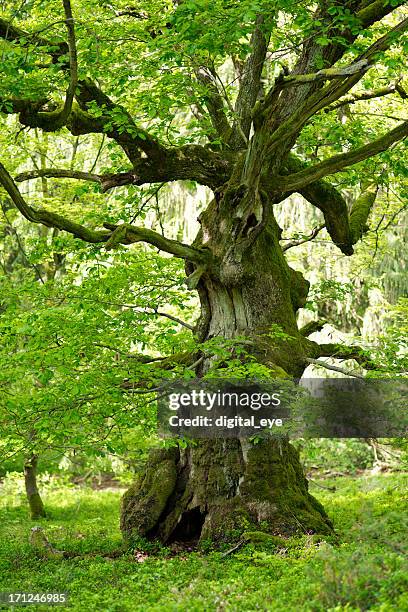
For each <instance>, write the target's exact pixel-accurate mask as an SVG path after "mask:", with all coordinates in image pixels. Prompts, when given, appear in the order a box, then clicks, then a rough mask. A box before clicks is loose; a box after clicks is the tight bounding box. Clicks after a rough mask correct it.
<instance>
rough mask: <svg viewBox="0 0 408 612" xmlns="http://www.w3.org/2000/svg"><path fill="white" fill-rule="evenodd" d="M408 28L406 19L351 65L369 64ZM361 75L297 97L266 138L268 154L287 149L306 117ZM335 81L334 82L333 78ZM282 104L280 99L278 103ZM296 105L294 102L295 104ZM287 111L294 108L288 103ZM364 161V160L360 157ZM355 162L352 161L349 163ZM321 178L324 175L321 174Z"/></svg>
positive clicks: (341, 94) (343, 90)
mask: <svg viewBox="0 0 408 612" xmlns="http://www.w3.org/2000/svg"><path fill="white" fill-rule="evenodd" d="M407 29H408V18H407V19H404V20H403V21H401V22H400V23H398V24H397V25H396V26H395V27H394V28H392V29H391V30H389V31H388V32H387V33H386V34H385V35H384V36H382V37H381V38H379V39H378V40H376V41H375V42H374V43H373V44H372V45H371V46H370V47H369V48H368V49H366V51H364V53H362V54H361V55H360V56H359V57H358V58H357V59H356V62H354V65H359V64H360V62H361V65H363V64H365V65H366V66H369V65H371V64H372V63H373V62H374V61H375V58H376V56H377V54H378V53H380V52H382V51H385V50H386V49H389V48H390V47H391V46H392V45H393V44H394V42H395V41H396V40H397V39H398V37H399V36H400V35H401V34H402V33H403V32H405V31H406V30H407ZM364 74H365V70H361V71H358V72H356V73H355V74H352V75H351V76H346V77H345V78H344V79H340V81H341V82H340V83H339V84H338V83H337V82H336V83H335V84H332V83H331V84H329V85H326V86H325V87H323V88H321V89H318V90H317V91H315V92H314V93H312V94H311V95H310V96H309V97H306V98H305V96H304V92H303V89H302V90H301V91H302V92H303V93H302V95H301V100H302V103H300V102H299V106H298V108H297V110H295V112H293V111H292V113H291V114H290V115H288V114H287V111H283V112H284V117H285V119H286V120H285V121H283V122H282V123H281V125H280V126H279V128H278V129H276V130H275V131H274V132H273V134H272V135H271V137H270V139H269V151H270V153H271V154H273V153H272V151H273V150H274V149H275V148H276V147H280V146H282V142H286V143H287V144H286V148H287V150H289V148H291V146H292V145H293V143H294V142H295V140H296V138H297V136H298V134H299V133H300V131H301V130H302V128H303V126H304V125H305V124H306V123H307V121H308V120H309V119H310V117H313V115H315V114H316V113H317V112H318V111H320V110H322V109H323V108H325V107H326V106H329V105H330V104H333V103H334V102H336V101H337V100H338V99H339V98H340V97H341V96H344V95H345V94H346V93H347V92H348V91H350V89H351V88H352V87H354V85H355V84H356V83H358V82H359V80H360V79H361V77H362V76H363V75H364ZM336 80H337V79H336ZM282 103H283V99H282V100H281V102H280V104H282ZM296 104H297V102H296ZM290 108H291V109H293V108H294V104H293V103H292V104H291V106H290ZM363 159H365V158H363ZM352 163H356V162H352ZM322 176H324V175H322Z"/></svg>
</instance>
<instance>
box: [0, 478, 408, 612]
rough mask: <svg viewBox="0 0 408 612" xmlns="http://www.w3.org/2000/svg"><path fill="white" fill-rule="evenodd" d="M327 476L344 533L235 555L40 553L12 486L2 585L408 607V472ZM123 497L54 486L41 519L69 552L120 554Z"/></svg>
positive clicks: (168, 604)
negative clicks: (49, 556) (56, 556)
mask: <svg viewBox="0 0 408 612" xmlns="http://www.w3.org/2000/svg"><path fill="white" fill-rule="evenodd" d="M322 484H324V485H325V486H332V485H335V486H336V492H330V491H327V490H323V489H320V488H318V487H315V486H313V485H312V489H313V494H314V495H316V497H318V499H319V500H320V501H321V502H322V503H323V504H324V506H325V508H326V509H327V511H328V513H329V516H330V518H332V519H333V521H334V523H335V526H336V530H337V534H338V541H337V542H336V541H335V539H333V538H326V541H319V538H317V537H316V536H308V535H305V536H302V537H297V538H291V539H289V540H287V542H286V544H285V546H281V545H278V544H279V543H278V544H277V543H276V542H268V541H266V542H264V543H262V542H257V543H250V544H248V545H246V546H244V547H241V548H240V549H238V550H237V551H236V552H235V553H232V554H230V555H227V556H223V553H222V552H211V550H210V551H209V552H207V553H203V552H200V553H198V552H188V551H181V552H179V553H178V554H176V555H174V553H173V556H171V554H169V551H168V550H166V549H163V550H161V551H152V550H151V549H150V550H149V548H148V549H147V550H145V554H143V553H142V552H141V551H139V552H138V553H136V554H135V553H134V552H133V553H131V554H127V555H125V556H122V557H120V558H108V557H103V556H94V557H88V558H86V557H85V558H80V557H78V558H75V559H65V560H45V559H39V558H38V557H36V555H35V553H34V551H33V550H32V549H31V548H30V546H29V544H28V535H29V531H30V528H31V526H32V525H33V522H32V521H30V520H29V519H28V511H27V507H26V504H25V501H24V498H23V496H22V493H21V492H19V491H16V488H15V487H12V486H9V485H7V486H6V487H4V486H3V487H1V485H0V488H2V490H1V497H0V508H1V511H0V512H1V513H0V576H1V578H0V590H1V591H12V590H18V591H36V592H38V591H41V592H50V591H53V592H55V591H69V593H70V607H69V609H70V610H71V611H73V612H76V611H78V612H79V611H81V612H82V611H83V610H87V611H95V612H96V611H98V612H99V611H104V612H105V611H106V612H113V611H115V612H122V611H128V610H129V611H131V610H132V611H134V610H149V611H150V610H163V611H168V610H189V611H190V610H193V611H194V610H197V611H201V610H206V611H207V610H274V611H281V610H282V611H283V610H285V611H286V610H304V611H309V610H310V611H312V610H316V611H326V610H336V612H338V611H342V610H347V611H348V612H350V611H352V610H377V611H379V612H391V611H392V612H394V611H395V610H397V611H404V610H408V595H407V593H408V567H407V561H406V559H405V557H406V552H407V544H406V542H407V517H406V501H405V503H404V494H405V492H406V490H407V477H406V476H404V475H402V474H380V475H363V476H359V477H358V478H350V477H343V478H337V479H331V480H324V481H322ZM120 494H121V492H120V491H114V490H106V491H92V490H90V489H88V488H82V489H81V488H75V487H72V486H60V487H57V488H56V487H55V483H54V485H53V486H52V487H49V488H48V489H47V490H46V494H45V496H44V497H45V503H46V507H47V511H48V515H49V518H48V519H46V520H41V521H36V522H35V524H40V525H42V526H43V528H44V530H45V531H46V533H47V535H48V537H49V539H50V540H51V542H52V543H53V544H54V545H55V546H56V547H57V548H59V549H64V550H69V551H76V552H78V554H81V555H84V554H86V553H91V552H94V553H95V552H96V553H100V555H102V554H105V553H109V552H112V551H115V550H116V551H117V550H118V548H120V546H121V536H120V531H119V497H120ZM140 548H141V547H140ZM46 609H49V608H47V607H44V606H36V605H34V606H31V607H30V610H46ZM58 609H61V607H59V608H58Z"/></svg>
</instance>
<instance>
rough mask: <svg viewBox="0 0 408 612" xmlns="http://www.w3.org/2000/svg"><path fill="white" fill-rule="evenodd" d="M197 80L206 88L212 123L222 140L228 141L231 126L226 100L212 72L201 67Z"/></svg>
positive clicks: (206, 99)
mask: <svg viewBox="0 0 408 612" xmlns="http://www.w3.org/2000/svg"><path fill="white" fill-rule="evenodd" d="M195 74H196V77H197V80H198V81H199V82H200V83H201V84H202V85H203V86H204V87H205V105H206V107H207V110H208V112H209V114H210V119H211V123H212V125H213V128H214V129H215V131H216V132H217V134H218V135H219V136H220V137H221V138H222V140H227V139H228V136H229V134H230V132H231V126H230V124H229V122H228V119H227V116H226V114H225V107H224V99H223V97H222V95H221V94H220V92H219V90H218V87H217V85H216V83H215V81H214V78H213V75H212V74H211V71H210V70H209V69H208V68H206V67H205V66H200V67H199V68H197V70H196V71H195Z"/></svg>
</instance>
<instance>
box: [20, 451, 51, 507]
mask: <svg viewBox="0 0 408 612" xmlns="http://www.w3.org/2000/svg"><path fill="white" fill-rule="evenodd" d="M37 465H38V457H37V456H36V455H31V457H29V458H28V459H26V460H25V462H24V483H25V490H26V494H27V500H28V505H29V508H30V516H31V518H32V519H38V518H45V516H46V513H45V508H44V504H43V502H42V499H41V496H40V493H39V490H38V486H37Z"/></svg>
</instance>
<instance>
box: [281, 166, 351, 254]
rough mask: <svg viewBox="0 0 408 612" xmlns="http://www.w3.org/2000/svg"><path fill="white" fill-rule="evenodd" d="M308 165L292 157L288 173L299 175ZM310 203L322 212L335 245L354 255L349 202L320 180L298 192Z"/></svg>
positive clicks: (345, 252) (287, 167) (328, 184)
mask: <svg viewBox="0 0 408 612" xmlns="http://www.w3.org/2000/svg"><path fill="white" fill-rule="evenodd" d="M304 168H306V165H305V164H304V162H302V161H301V160H300V159H299V158H297V157H296V156H294V155H290V156H289V157H288V159H287V161H286V169H287V171H288V172H295V173H299V172H301V171H302V170H303V169H304ZM298 192H299V193H300V195H302V196H303V197H304V198H305V199H306V200H307V201H308V202H310V203H311V204H313V206H316V208H318V209H319V210H321V211H322V213H323V216H324V220H325V225H326V229H327V231H328V233H329V236H330V238H331V239H332V240H333V242H334V244H335V245H336V246H338V247H339V249H340V250H341V251H342V252H343V253H344V254H345V255H352V254H353V246H352V245H353V243H352V239H351V232H350V225H349V214H348V208H347V202H346V201H345V199H344V198H343V196H342V195H341V193H340V192H339V191H338V190H337V189H336V188H335V187H333V185H331V184H330V183H328V182H326V181H324V180H319V181H315V182H313V183H310V184H308V185H305V186H304V187H302V188H300V189H299V190H298Z"/></svg>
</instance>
